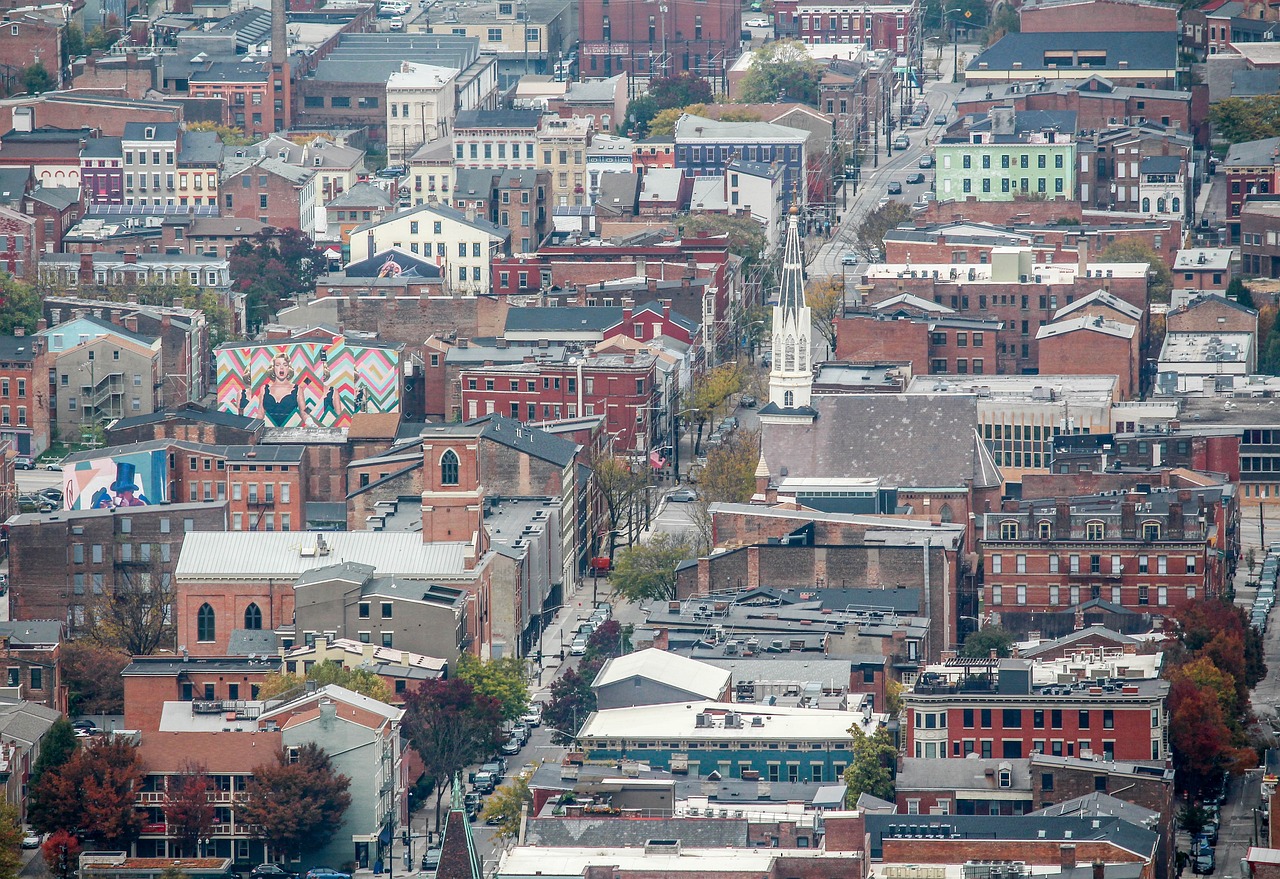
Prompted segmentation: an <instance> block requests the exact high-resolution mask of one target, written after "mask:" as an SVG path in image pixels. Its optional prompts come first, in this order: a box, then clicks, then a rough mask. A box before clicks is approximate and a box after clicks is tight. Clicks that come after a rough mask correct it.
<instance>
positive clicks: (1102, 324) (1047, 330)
mask: <svg viewBox="0 0 1280 879" xmlns="http://www.w3.org/2000/svg"><path fill="white" fill-rule="evenodd" d="M1137 331H1138V328H1137V327H1135V326H1134V325H1133V324H1122V323H1120V322H1119V321H1115V320H1107V319H1106V318H1105V317H1102V316H1101V315H1088V314H1086V315H1084V316H1082V317H1073V318H1069V319H1067V320H1056V321H1054V322H1053V323H1051V324H1045V325H1044V326H1042V327H1040V329H1038V330H1037V331H1036V339H1052V338H1054V337H1055V336H1065V335H1066V334H1068V333H1098V334H1099V335H1103V336H1114V337H1115V338H1117V339H1132V338H1133V336H1134V334H1135V333H1136V332H1137Z"/></svg>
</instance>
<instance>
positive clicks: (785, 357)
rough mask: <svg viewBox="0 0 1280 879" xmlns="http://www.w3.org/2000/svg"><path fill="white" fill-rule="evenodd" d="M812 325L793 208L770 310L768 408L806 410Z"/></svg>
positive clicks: (810, 388)
mask: <svg viewBox="0 0 1280 879" xmlns="http://www.w3.org/2000/svg"><path fill="white" fill-rule="evenodd" d="M812 338H813V321H812V318H811V317H810V314H809V306H808V305H807V304H805V301H804V258H803V255H802V253H801V251H800V216H799V211H798V210H797V209H796V207H795V206H794V205H793V206H792V208H791V214H790V216H788V217H787V241H786V246H785V247H784V249H783V255H782V286H781V289H780V290H779V292H778V304H777V305H775V306H774V308H773V366H772V367H771V369H770V371H769V403H770V404H771V405H770V407H769V408H771V409H775V410H782V411H787V410H794V409H808V408H809V405H810V398H811V397H812V394H813V365H812V364H811V363H810V362H809V356H810V350H811V345H810V342H811V340H812Z"/></svg>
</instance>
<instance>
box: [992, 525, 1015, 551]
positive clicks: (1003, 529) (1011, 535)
mask: <svg viewBox="0 0 1280 879" xmlns="http://www.w3.org/2000/svg"><path fill="white" fill-rule="evenodd" d="M1000 539H1001V540H1017V539H1018V523H1017V522H1001V523H1000ZM993 560H994V559H993Z"/></svg>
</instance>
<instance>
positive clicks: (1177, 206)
mask: <svg viewBox="0 0 1280 879" xmlns="http://www.w3.org/2000/svg"><path fill="white" fill-rule="evenodd" d="M1170 210H1172V211H1173V212H1174V213H1175V214H1179V213H1182V199H1180V198H1178V197H1177V196H1176V195H1175V196H1174V197H1173V204H1172V205H1170Z"/></svg>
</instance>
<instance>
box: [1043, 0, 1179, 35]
mask: <svg viewBox="0 0 1280 879" xmlns="http://www.w3.org/2000/svg"><path fill="white" fill-rule="evenodd" d="M1019 20H1020V21H1021V23H1022V32H1023V33H1065V32H1068V31H1075V32H1078V33H1177V32H1178V10H1176V9H1174V8H1173V7H1171V6H1159V5H1156V4H1154V3H1142V4H1139V3H1118V2H1113V0H1094V2H1092V3H1069V4H1064V5H1060V6H1034V7H1027V8H1024V9H1023V10H1022V12H1021V14H1020V16H1019Z"/></svg>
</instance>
